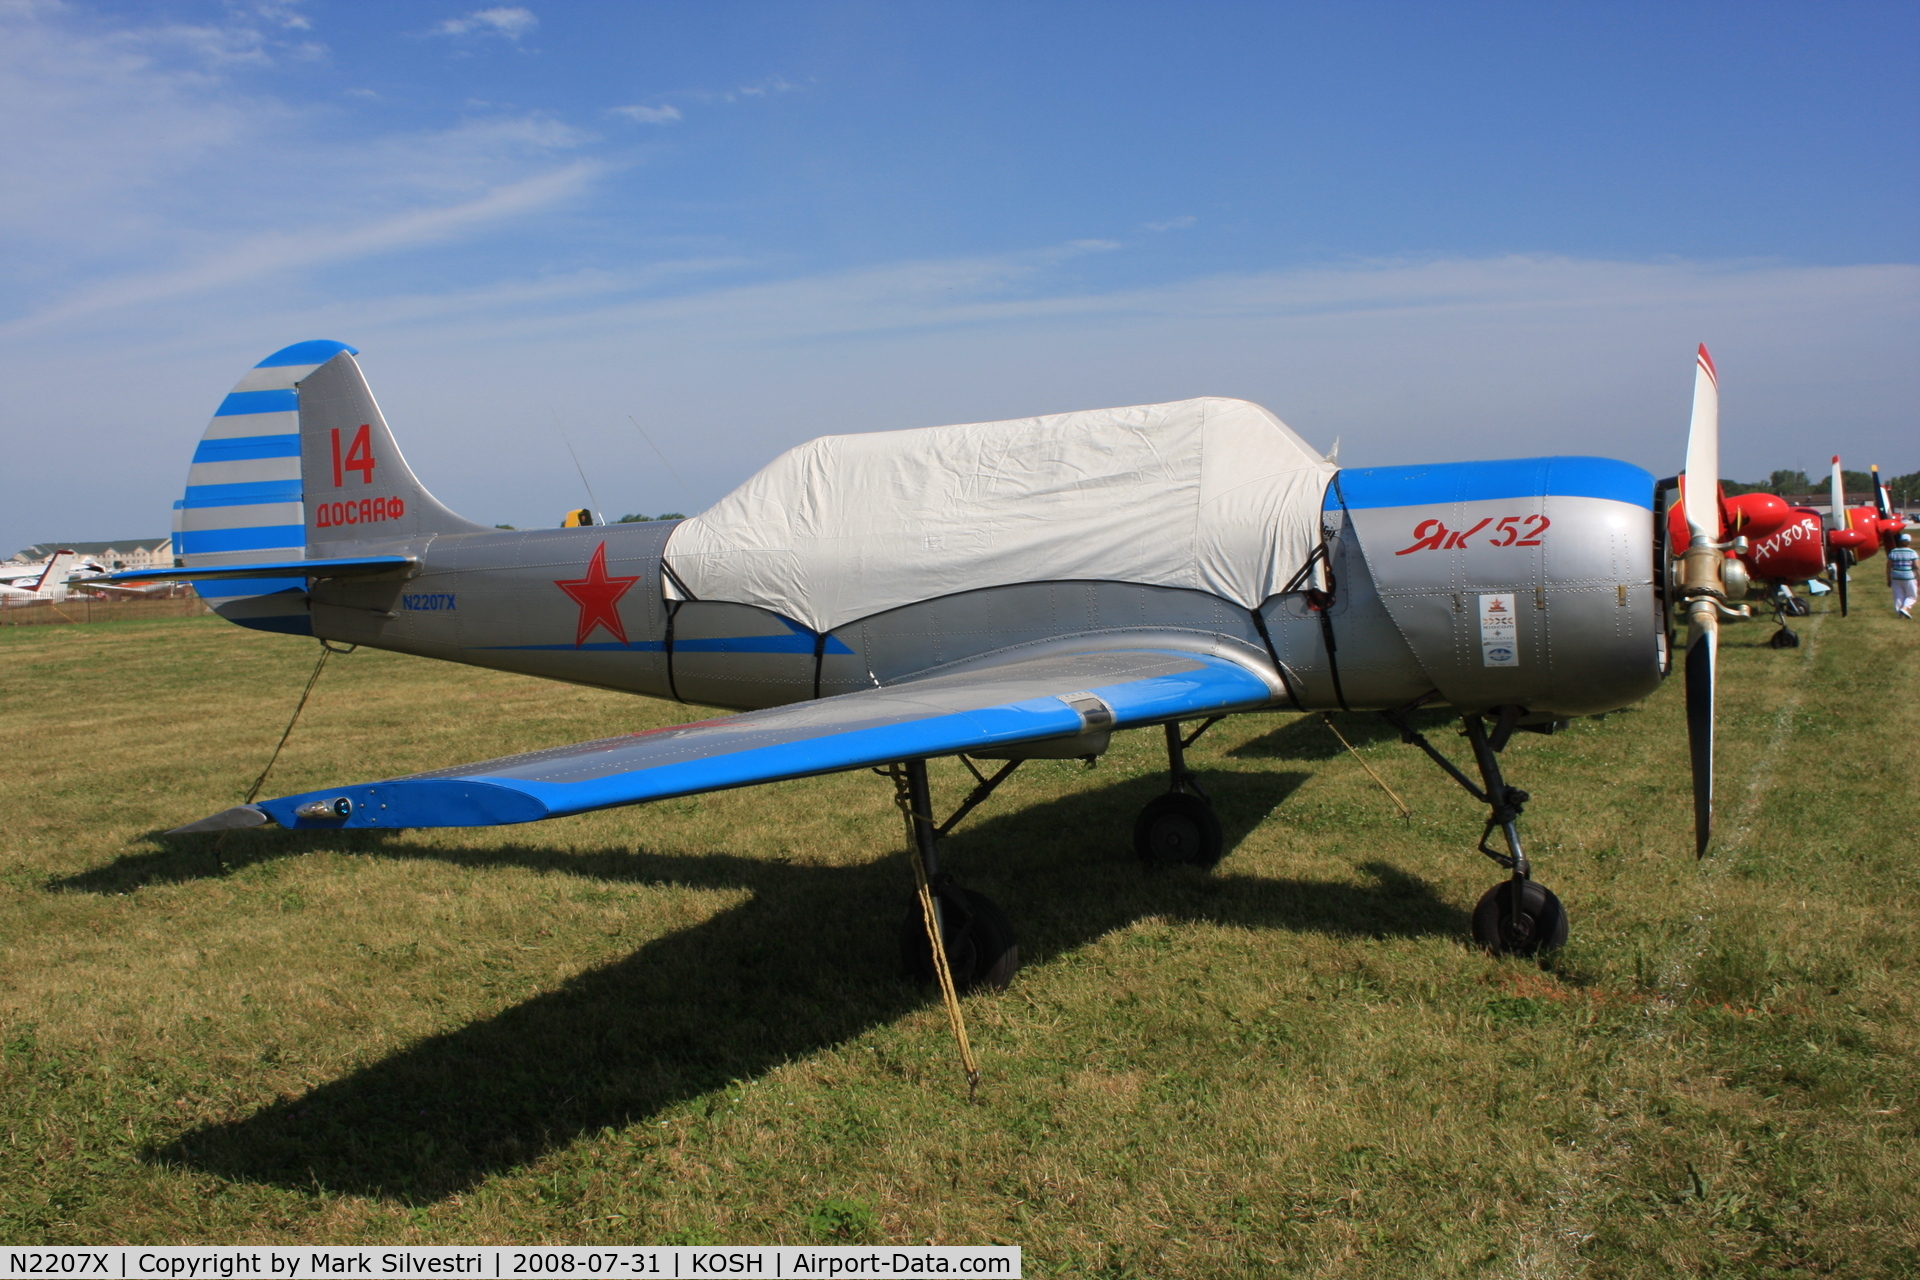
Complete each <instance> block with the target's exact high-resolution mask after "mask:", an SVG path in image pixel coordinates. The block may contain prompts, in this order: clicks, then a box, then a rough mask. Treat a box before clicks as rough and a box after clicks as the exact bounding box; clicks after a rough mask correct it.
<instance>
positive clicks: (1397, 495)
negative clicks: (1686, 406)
mask: <svg viewBox="0 0 1920 1280" xmlns="http://www.w3.org/2000/svg"><path fill="white" fill-rule="evenodd" d="M1547 494H1552V495H1554V496H1555V497H1564V498H1610V499H1612V500H1613V501H1615V502H1627V503H1631V504H1632V505H1634V506H1636V507H1649V506H1651V505H1652V504H1653V474H1652V473H1651V472H1648V471H1642V470H1641V469H1640V468H1639V467H1636V466H1633V465H1632V464H1630V463H1626V462H1616V461H1614V460H1613V459H1612V458H1574V457H1560V458H1510V459H1506V460H1504V461H1500V462H1445V463H1439V464H1436V465H1434V466H1426V467H1348V468H1346V469H1345V470H1343V471H1341V472H1340V473H1339V474H1338V475H1337V476H1336V477H1335V482H1334V483H1333V484H1330V485H1328V486H1327V496H1326V498H1325V501H1324V506H1325V509H1326V510H1328V511H1337V510H1339V508H1340V504H1341V502H1342V500H1344V501H1345V502H1346V505H1347V509H1348V510H1350V511H1358V510H1362V509H1364V508H1369V507H1425V506H1432V505H1435V504H1437V503H1446V502H1492V501H1497V500H1498V499H1501V498H1531V497H1538V496H1543V495H1547Z"/></svg>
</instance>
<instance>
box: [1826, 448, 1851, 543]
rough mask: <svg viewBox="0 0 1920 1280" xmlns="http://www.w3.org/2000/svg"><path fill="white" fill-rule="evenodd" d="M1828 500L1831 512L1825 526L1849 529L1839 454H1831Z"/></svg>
mask: <svg viewBox="0 0 1920 1280" xmlns="http://www.w3.org/2000/svg"><path fill="white" fill-rule="evenodd" d="M1827 493H1828V495H1829V496H1828V499H1827V500H1828V502H1829V503H1831V504H1832V513H1831V514H1830V515H1828V517H1827V528H1829V529H1850V528H1852V527H1853V522H1852V521H1851V520H1849V519H1848V518H1847V489H1846V485H1845V484H1843V483H1842V482H1841V479H1840V455H1839V454H1837V453H1836V454H1834V455H1833V478H1832V479H1831V480H1829V481H1828V482H1827Z"/></svg>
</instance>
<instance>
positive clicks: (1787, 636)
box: [1767, 627, 1800, 649]
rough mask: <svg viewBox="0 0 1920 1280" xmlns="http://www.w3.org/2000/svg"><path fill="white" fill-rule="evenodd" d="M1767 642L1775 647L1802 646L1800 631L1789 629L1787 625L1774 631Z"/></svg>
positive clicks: (1789, 647)
mask: <svg viewBox="0 0 1920 1280" xmlns="http://www.w3.org/2000/svg"><path fill="white" fill-rule="evenodd" d="M1767 643H1768V644H1769V645H1771V646H1772V647H1773V648H1775V649H1798V648H1799V647H1800V633H1799V632H1797V631H1789V630H1787V629H1786V628H1785V627H1782V628H1780V629H1779V630H1778V631H1776V632H1774V633H1773V637H1772V638H1771V639H1770V640H1768V641H1767Z"/></svg>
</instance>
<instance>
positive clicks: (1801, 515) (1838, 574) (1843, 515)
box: [1667, 457, 1907, 649]
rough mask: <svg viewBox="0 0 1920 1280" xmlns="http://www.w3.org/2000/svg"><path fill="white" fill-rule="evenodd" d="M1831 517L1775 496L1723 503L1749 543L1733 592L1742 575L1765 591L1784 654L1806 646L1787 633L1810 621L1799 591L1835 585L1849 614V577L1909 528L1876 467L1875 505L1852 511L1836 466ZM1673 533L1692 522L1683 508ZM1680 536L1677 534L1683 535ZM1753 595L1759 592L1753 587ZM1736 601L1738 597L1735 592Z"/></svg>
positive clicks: (1740, 552)
mask: <svg viewBox="0 0 1920 1280" xmlns="http://www.w3.org/2000/svg"><path fill="white" fill-rule="evenodd" d="M1829 492H1830V494H1831V514H1830V515H1822V514H1821V513H1820V512H1818V511H1816V510H1814V509H1813V508H1812V507H1795V506H1790V505H1788V504H1787V502H1786V500H1785V499H1783V498H1781V497H1779V496H1778V495H1776V494H1771V493H1743V494H1740V495H1739V496H1737V497H1732V498H1729V497H1726V496H1724V495H1723V496H1722V497H1721V499H1720V509H1721V518H1722V519H1723V520H1724V521H1725V522H1726V528H1727V530H1728V531H1729V532H1730V533H1732V534H1734V535H1735V536H1736V537H1738V538H1742V539H1745V542H1746V546H1745V548H1744V549H1738V548H1736V549H1735V550H1731V551H1729V552H1727V559H1728V560H1729V561H1732V562H1734V563H1737V564H1738V565H1739V569H1737V570H1735V569H1733V568H1732V565H1729V570H1730V572H1729V573H1728V575H1727V579H1728V585H1729V586H1730V587H1731V586H1732V585H1733V581H1734V579H1735V577H1737V576H1742V575H1744V577H1745V578H1746V579H1747V580H1748V582H1749V583H1751V584H1753V585H1754V586H1759V585H1762V584H1764V586H1765V587H1766V588H1768V589H1767V591H1766V602H1767V603H1768V604H1769V605H1770V606H1771V607H1772V609H1773V615H1774V620H1775V621H1776V622H1778V623H1779V624H1780V629H1779V630H1778V631H1776V632H1774V634H1773V638H1772V639H1771V640H1769V641H1768V643H1769V644H1771V645H1772V646H1773V647H1774V648H1776V649H1793V648H1797V647H1799V644H1800V637H1799V636H1798V635H1797V634H1796V633H1795V632H1794V631H1793V629H1792V628H1790V627H1788V626H1787V618H1788V617H1789V616H1792V617H1805V616H1806V614H1807V605H1806V601H1804V600H1802V599H1800V598H1799V597H1798V596H1796V595H1794V594H1793V588H1794V587H1796V586H1802V585H1804V584H1806V583H1808V582H1811V581H1813V580H1815V579H1818V578H1821V577H1826V578H1829V579H1830V580H1831V581H1832V583H1833V586H1834V590H1835V591H1837V592H1838V593H1839V596H1840V613H1841V616H1842V617H1844V616H1846V613H1847V570H1848V569H1849V568H1851V567H1852V566H1853V565H1855V564H1858V563H1859V562H1860V561H1862V560H1867V559H1870V558H1871V557H1872V556H1873V555H1874V554H1875V553H1876V552H1878V551H1880V550H1881V549H1883V548H1886V547H1891V546H1892V545H1893V544H1894V540H1895V539H1896V538H1898V537H1899V536H1900V534H1901V533H1902V532H1903V531H1904V530H1905V529H1906V527H1907V524H1906V521H1905V520H1903V519H1901V518H1900V517H1899V516H1898V515H1895V514H1894V511H1893V503H1892V501H1891V500H1890V498H1889V496H1888V494H1887V488H1886V486H1885V485H1884V484H1882V483H1880V468H1879V467H1878V466H1875V467H1874V468H1873V505H1872V506H1870V507H1848V506H1847V505H1846V494H1845V492H1844V490H1843V488H1842V485H1841V477H1840V459H1839V458H1838V457H1835V458H1834V460H1833V476H1832V479H1831V481H1830V488H1829ZM1667 520H1668V525H1669V528H1678V529H1680V530H1682V531H1684V529H1685V527H1686V526H1685V517H1684V515H1682V513H1681V508H1680V504H1679V503H1678V502H1676V503H1675V504H1674V505H1673V507H1672V509H1671V510H1670V511H1669V512H1668V516H1667ZM1676 536H1677V535H1676ZM1749 590H1751V587H1749ZM1729 594H1734V593H1733V592H1731V591H1730V592H1729Z"/></svg>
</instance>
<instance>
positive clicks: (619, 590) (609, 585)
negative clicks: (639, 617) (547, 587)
mask: <svg viewBox="0 0 1920 1280" xmlns="http://www.w3.org/2000/svg"><path fill="white" fill-rule="evenodd" d="M638 581H640V579H639V578H609V577H608V576H607V544H606V543H604V542H603V543H601V544H600V545H599V546H597V547H595V548H594V549H593V559H591V560H589V561H587V576H586V577H584V578H574V579H572V580H571V581H567V582H555V583H554V584H553V585H554V586H556V587H558V588H560V589H561V590H562V591H564V592H566V593H567V594H568V595H570V596H572V597H573V598H574V599H575V600H577V601H578V602H579V603H580V628H579V630H578V631H577V632H576V633H575V634H574V637H573V647H574V648H576V649H578V648H579V647H580V646H581V645H583V644H585V643H586V642H587V637H588V636H590V635H592V634H593V629H594V628H595V627H605V628H606V629H607V630H609V631H611V632H613V636H614V639H616V640H618V641H619V642H620V643H621V644H626V643H627V629H626V627H625V626H623V625H621V622H620V610H619V609H618V608H617V607H616V606H618V605H619V603H620V597H621V596H623V595H625V594H627V592H628V591H629V590H631V589H632V587H633V584H634V583H636V582H638Z"/></svg>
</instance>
